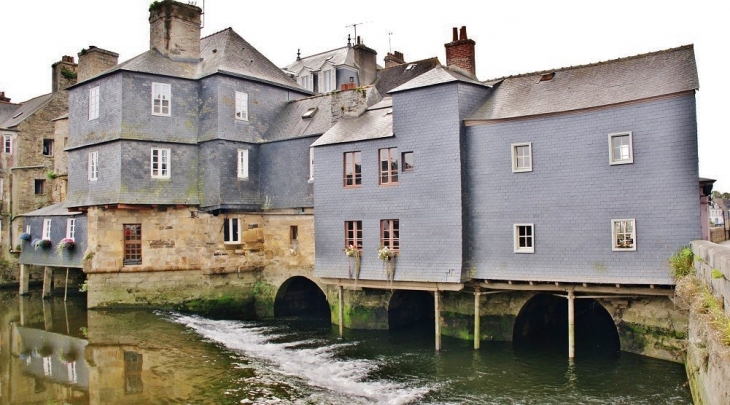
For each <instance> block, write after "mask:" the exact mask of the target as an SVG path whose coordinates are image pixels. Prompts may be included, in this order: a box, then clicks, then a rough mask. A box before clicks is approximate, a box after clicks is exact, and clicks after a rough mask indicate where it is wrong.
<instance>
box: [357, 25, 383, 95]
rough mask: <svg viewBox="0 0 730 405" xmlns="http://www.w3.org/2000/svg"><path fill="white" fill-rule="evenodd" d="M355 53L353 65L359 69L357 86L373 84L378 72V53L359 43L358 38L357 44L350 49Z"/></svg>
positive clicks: (358, 39)
mask: <svg viewBox="0 0 730 405" xmlns="http://www.w3.org/2000/svg"><path fill="white" fill-rule="evenodd" d="M352 48H353V50H354V51H355V64H356V65H357V67H358V68H359V74H358V77H359V79H360V83H358V86H368V85H371V84H373V83H374V82H375V74H376V73H377V70H378V65H377V61H376V57H377V56H378V53H377V52H376V51H375V50H374V49H371V48H368V47H367V46H365V44H363V43H362V42H361V41H360V37H359V36H358V37H357V44H356V45H355V46H353V47H352Z"/></svg>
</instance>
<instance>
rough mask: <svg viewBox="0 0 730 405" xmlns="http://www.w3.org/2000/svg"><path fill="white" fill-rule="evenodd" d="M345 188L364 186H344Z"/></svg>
mask: <svg viewBox="0 0 730 405" xmlns="http://www.w3.org/2000/svg"><path fill="white" fill-rule="evenodd" d="M343 188H362V186H344V187H343Z"/></svg>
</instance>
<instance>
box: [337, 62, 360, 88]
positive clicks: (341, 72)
mask: <svg viewBox="0 0 730 405" xmlns="http://www.w3.org/2000/svg"><path fill="white" fill-rule="evenodd" d="M336 71H337V77H336V79H337V90H339V89H340V87H341V86H342V85H343V84H348V83H350V77H351V76H352V77H354V78H355V85H356V86H360V76H359V75H358V73H357V70H355V69H348V68H345V67H338V68H336Z"/></svg>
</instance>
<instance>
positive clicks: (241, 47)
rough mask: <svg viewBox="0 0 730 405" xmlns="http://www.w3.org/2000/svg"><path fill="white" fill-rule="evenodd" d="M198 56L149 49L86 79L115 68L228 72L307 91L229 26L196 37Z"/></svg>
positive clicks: (196, 75) (193, 75)
mask: <svg viewBox="0 0 730 405" xmlns="http://www.w3.org/2000/svg"><path fill="white" fill-rule="evenodd" d="M200 59H201V60H190V61H180V60H172V59H170V58H168V57H166V56H164V55H163V54H161V53H160V52H159V51H157V50H156V49H150V50H149V51H147V52H144V53H142V54H140V55H138V56H135V57H134V58H132V59H130V60H128V61H126V62H123V63H120V64H118V65H116V66H114V67H113V68H111V69H110V70H107V71H105V72H102V73H100V74H99V75H97V76H94V77H92V78H89V79H87V80H91V79H93V78H95V77H98V76H101V75H105V74H108V73H110V72H114V71H118V70H125V71H131V72H142V73H150V74H157V75H165V76H173V77H181V78H185V79H200V78H202V77H205V76H209V75H212V74H214V73H229V74H233V75H237V76H241V77H245V78H248V79H253V80H256V81H261V82H265V83H271V84H274V85H278V86H282V87H286V88H290V89H296V90H299V91H301V92H303V93H309V92H307V91H306V90H302V89H301V88H300V87H299V85H298V84H297V83H296V81H294V79H292V78H291V77H289V75H287V74H286V73H284V72H282V71H281V69H279V68H278V67H277V66H276V65H274V64H273V63H272V62H271V61H270V60H269V59H267V58H266V57H265V56H264V55H262V54H261V53H260V52H259V51H258V50H256V48H254V47H253V46H252V45H251V44H249V43H248V42H246V40H245V39H243V38H241V36H240V35H238V34H236V32H235V31H233V29H232V28H226V29H224V30H222V31H219V32H216V33H214V34H211V35H209V36H207V37H205V38H202V39H201V40H200Z"/></svg>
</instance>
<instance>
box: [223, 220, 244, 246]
mask: <svg viewBox="0 0 730 405" xmlns="http://www.w3.org/2000/svg"><path fill="white" fill-rule="evenodd" d="M223 243H229V244H235V243H241V221H240V220H239V219H238V218H225V219H224V220H223Z"/></svg>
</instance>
